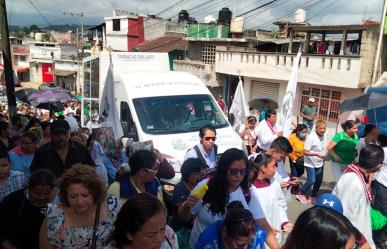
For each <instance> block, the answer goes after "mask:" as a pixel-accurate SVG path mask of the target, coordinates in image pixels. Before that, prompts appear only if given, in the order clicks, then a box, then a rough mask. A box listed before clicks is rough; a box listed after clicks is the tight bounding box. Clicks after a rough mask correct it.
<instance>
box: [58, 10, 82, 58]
mask: <svg viewBox="0 0 387 249" xmlns="http://www.w3.org/2000/svg"><path fill="white" fill-rule="evenodd" d="M63 15H71V16H72V17H74V16H78V17H79V18H80V24H81V44H80V46H81V51H82V54H83V52H84V49H83V46H84V38H83V21H84V15H83V12H76V13H74V12H66V11H64V12H63ZM77 41H78V32H77Z"/></svg>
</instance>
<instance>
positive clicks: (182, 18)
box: [178, 10, 189, 22]
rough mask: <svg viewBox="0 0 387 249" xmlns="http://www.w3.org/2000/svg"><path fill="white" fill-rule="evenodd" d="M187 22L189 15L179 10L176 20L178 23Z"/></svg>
mask: <svg viewBox="0 0 387 249" xmlns="http://www.w3.org/2000/svg"><path fill="white" fill-rule="evenodd" d="M188 20H189V14H188V12H187V11H186V10H181V11H180V12H179V18H178V21H179V22H186V21H188Z"/></svg>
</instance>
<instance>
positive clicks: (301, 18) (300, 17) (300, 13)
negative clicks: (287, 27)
mask: <svg viewBox="0 0 387 249" xmlns="http://www.w3.org/2000/svg"><path fill="white" fill-rule="evenodd" d="M305 19H306V12H305V10H303V9H298V10H296V12H295V14H294V22H295V23H303V22H305Z"/></svg>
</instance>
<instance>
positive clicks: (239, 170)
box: [228, 168, 247, 176]
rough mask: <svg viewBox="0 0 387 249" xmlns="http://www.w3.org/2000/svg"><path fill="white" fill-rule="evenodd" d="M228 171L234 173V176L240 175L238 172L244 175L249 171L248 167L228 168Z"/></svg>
mask: <svg viewBox="0 0 387 249" xmlns="http://www.w3.org/2000/svg"><path fill="white" fill-rule="evenodd" d="M228 173H230V175H233V176H236V175H238V173H239V174H240V175H241V176H244V175H246V173H247V169H246V168H244V169H228Z"/></svg>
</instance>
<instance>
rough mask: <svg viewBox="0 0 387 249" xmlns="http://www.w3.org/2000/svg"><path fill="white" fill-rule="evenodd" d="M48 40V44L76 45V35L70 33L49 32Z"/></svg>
mask: <svg viewBox="0 0 387 249" xmlns="http://www.w3.org/2000/svg"><path fill="white" fill-rule="evenodd" d="M48 40H49V41H50V42H57V43H66V44H74V45H75V44H76V43H77V35H76V34H75V33H74V32H72V31H68V32H51V33H50V35H49V37H48Z"/></svg>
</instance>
